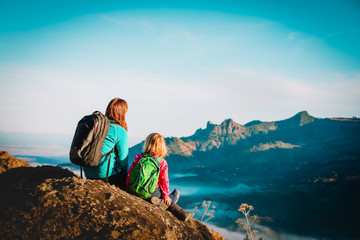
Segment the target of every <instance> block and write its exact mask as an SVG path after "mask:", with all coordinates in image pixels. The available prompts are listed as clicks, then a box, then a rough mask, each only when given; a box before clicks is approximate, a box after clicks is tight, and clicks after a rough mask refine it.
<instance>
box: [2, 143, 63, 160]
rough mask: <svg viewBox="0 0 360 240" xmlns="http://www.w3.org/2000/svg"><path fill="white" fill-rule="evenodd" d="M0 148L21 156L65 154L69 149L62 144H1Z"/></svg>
mask: <svg viewBox="0 0 360 240" xmlns="http://www.w3.org/2000/svg"><path fill="white" fill-rule="evenodd" d="M0 149H2V150H4V151H7V152H9V154H11V155H23V156H43V157H55V156H67V155H68V154H69V149H68V148H66V147H63V146H34V145H5V144H1V145H0Z"/></svg>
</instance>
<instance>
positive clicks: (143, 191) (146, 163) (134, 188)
mask: <svg viewBox="0 0 360 240" xmlns="http://www.w3.org/2000/svg"><path fill="white" fill-rule="evenodd" d="M160 161H161V157H159V158H154V157H151V156H149V155H147V154H146V156H144V157H142V158H141V159H140V160H139V162H138V163H137V164H136V165H135V167H134V168H133V170H132V171H131V173H130V184H129V190H130V192H132V193H133V194H135V195H136V196H138V197H141V198H144V199H147V198H149V197H151V194H152V193H153V192H154V191H155V188H156V186H157V184H158V182H159V174H160Z"/></svg>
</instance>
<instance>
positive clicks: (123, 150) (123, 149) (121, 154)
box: [115, 126, 129, 172]
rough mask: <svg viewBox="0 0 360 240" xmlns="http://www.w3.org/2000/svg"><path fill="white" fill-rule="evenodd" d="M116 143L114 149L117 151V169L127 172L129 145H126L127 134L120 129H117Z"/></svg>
mask: <svg viewBox="0 0 360 240" xmlns="http://www.w3.org/2000/svg"><path fill="white" fill-rule="evenodd" d="M117 136H118V142H117V143H116V145H115V147H116V150H117V157H118V159H117V163H116V164H117V167H118V168H120V169H121V171H125V172H127V170H128V167H129V163H128V154H129V144H128V133H127V131H126V130H125V129H124V128H122V127H120V126H119V127H118V134H117Z"/></svg>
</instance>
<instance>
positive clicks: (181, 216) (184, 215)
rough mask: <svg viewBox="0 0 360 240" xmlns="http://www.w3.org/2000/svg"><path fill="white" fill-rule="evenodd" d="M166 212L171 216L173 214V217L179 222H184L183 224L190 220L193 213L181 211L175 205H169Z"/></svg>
mask: <svg viewBox="0 0 360 240" xmlns="http://www.w3.org/2000/svg"><path fill="white" fill-rule="evenodd" d="M168 210H169V211H170V212H171V213H172V214H174V216H175V217H177V218H178V219H179V220H181V221H185V222H186V221H188V220H190V219H191V218H192V217H193V216H194V213H193V212H189V211H186V210H184V209H182V208H181V207H180V206H179V205H177V204H176V203H173V204H171V205H170V206H169V208H168Z"/></svg>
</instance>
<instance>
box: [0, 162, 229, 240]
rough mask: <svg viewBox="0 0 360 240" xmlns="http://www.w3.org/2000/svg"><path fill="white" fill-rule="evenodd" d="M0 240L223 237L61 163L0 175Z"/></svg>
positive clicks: (194, 222)
mask: <svg viewBox="0 0 360 240" xmlns="http://www.w3.org/2000/svg"><path fill="white" fill-rule="evenodd" d="M0 189H2V191H3V193H5V194H4V195H3V197H2V198H1V200H0V201H1V202H0V239H223V238H222V237H221V236H220V234H218V233H216V232H214V231H212V230H211V229H209V228H208V227H207V226H205V225H203V224H202V223H200V222H198V221H196V220H191V221H189V222H183V221H179V220H178V219H176V218H175V217H174V216H173V215H172V214H171V213H170V212H168V211H166V210H165V211H164V210H161V209H160V208H158V207H156V206H154V205H152V204H150V203H148V202H147V201H145V200H143V199H140V198H138V197H136V196H133V195H131V194H129V193H127V192H125V191H123V190H121V189H119V188H117V187H115V186H112V185H110V184H107V183H104V182H103V181H100V180H86V179H81V178H79V177H78V176H76V175H74V174H73V173H72V172H70V171H68V170H66V169H62V168H60V167H52V166H42V167H36V168H16V169H11V170H9V171H7V172H5V173H3V174H1V175H0Z"/></svg>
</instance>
